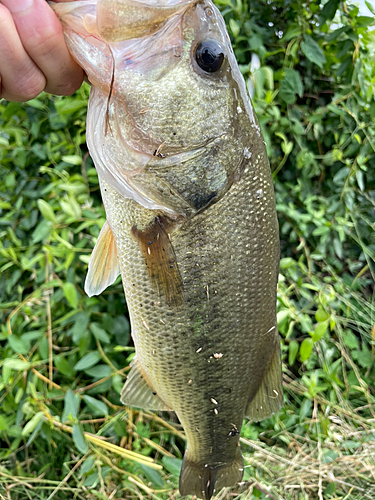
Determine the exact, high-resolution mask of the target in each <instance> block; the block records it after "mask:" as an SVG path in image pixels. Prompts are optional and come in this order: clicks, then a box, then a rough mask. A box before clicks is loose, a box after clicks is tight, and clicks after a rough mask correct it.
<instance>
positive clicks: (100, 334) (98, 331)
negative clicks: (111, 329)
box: [90, 323, 111, 344]
mask: <svg viewBox="0 0 375 500" xmlns="http://www.w3.org/2000/svg"><path fill="white" fill-rule="evenodd" d="M90 330H91V331H92V333H93V334H94V337H95V338H97V339H98V340H100V342H104V343H105V344H108V343H109V342H110V341H111V340H110V338H109V337H108V335H107V333H106V332H105V331H104V330H103V329H102V328H100V326H99V325H98V323H91V325H90Z"/></svg>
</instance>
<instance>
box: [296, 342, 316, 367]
mask: <svg viewBox="0 0 375 500" xmlns="http://www.w3.org/2000/svg"><path fill="white" fill-rule="evenodd" d="M313 347H314V341H313V339H312V338H308V339H305V340H304V341H303V342H302V344H301V347H300V350H299V357H300V358H301V361H302V362H303V363H304V362H305V361H307V360H308V359H309V357H310V355H311V353H312V350H313Z"/></svg>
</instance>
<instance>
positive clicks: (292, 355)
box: [288, 340, 299, 366]
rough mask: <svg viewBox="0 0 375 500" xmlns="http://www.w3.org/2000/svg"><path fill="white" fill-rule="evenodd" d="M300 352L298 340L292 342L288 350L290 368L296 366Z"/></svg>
mask: <svg viewBox="0 0 375 500" xmlns="http://www.w3.org/2000/svg"><path fill="white" fill-rule="evenodd" d="M298 350H299V343H298V342H297V341H296V340H292V341H291V342H290V344H289V349H288V362H289V365H290V366H293V365H294V362H295V360H296V358H297V354H298Z"/></svg>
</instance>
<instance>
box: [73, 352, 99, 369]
mask: <svg viewBox="0 0 375 500" xmlns="http://www.w3.org/2000/svg"><path fill="white" fill-rule="evenodd" d="M100 359H101V356H100V354H99V353H98V351H93V352H89V353H88V354H86V355H85V356H83V358H82V359H80V360H79V361H78V363H76V365H75V366H74V369H75V370H87V368H91V367H92V366H94V365H96V364H97V362H98V361H99V360H100Z"/></svg>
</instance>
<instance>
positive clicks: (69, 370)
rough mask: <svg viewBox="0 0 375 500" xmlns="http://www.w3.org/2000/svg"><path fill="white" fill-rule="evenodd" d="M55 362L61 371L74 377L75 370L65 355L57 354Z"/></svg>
mask: <svg viewBox="0 0 375 500" xmlns="http://www.w3.org/2000/svg"><path fill="white" fill-rule="evenodd" d="M53 362H54V364H55V366H56V368H57V369H58V370H59V372H60V373H62V374H63V375H66V376H67V377H74V373H75V370H74V369H73V366H72V365H71V364H70V363H69V361H67V359H66V358H65V357H64V356H55V358H54V360H53Z"/></svg>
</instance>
